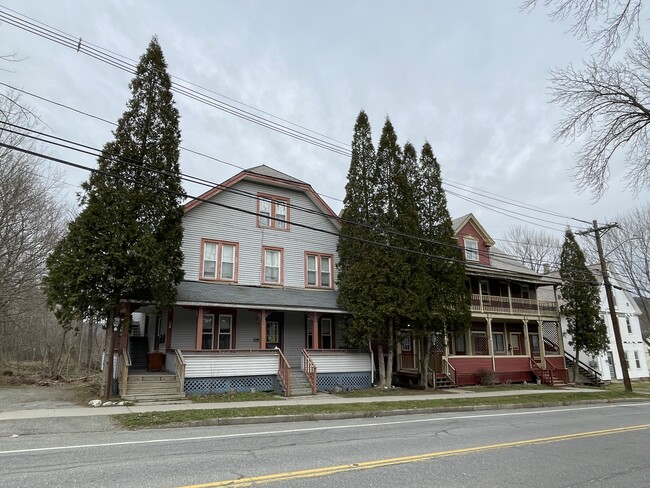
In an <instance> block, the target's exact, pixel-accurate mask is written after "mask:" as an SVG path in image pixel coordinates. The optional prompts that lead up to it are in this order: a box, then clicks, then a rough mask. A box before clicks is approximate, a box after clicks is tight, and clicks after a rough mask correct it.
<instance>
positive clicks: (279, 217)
mask: <svg viewBox="0 0 650 488" xmlns="http://www.w3.org/2000/svg"><path fill="white" fill-rule="evenodd" d="M257 202H258V204H257V208H258V211H257V226H258V227H268V228H271V229H278V230H288V229H289V199H288V198H283V197H276V196H273V195H262V194H258V200H257Z"/></svg>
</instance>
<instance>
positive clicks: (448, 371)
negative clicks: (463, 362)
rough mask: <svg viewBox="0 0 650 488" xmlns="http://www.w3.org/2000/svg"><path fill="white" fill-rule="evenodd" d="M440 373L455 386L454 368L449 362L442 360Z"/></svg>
mask: <svg viewBox="0 0 650 488" xmlns="http://www.w3.org/2000/svg"><path fill="white" fill-rule="evenodd" d="M442 372H443V373H444V374H445V375H447V377H448V378H449V379H450V380H451V381H452V382H453V383H454V385H457V384H458V383H456V368H454V367H453V366H452V365H451V363H450V362H449V361H447V360H446V359H444V358H443V359H442Z"/></svg>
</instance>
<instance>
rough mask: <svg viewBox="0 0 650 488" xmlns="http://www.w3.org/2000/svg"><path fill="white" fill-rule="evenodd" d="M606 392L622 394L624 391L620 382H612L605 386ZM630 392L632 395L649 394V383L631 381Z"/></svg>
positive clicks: (623, 386)
mask: <svg viewBox="0 0 650 488" xmlns="http://www.w3.org/2000/svg"><path fill="white" fill-rule="evenodd" d="M604 388H606V389H607V390H608V391H615V392H623V391H625V385H624V384H623V382H622V381H620V382H619V381H616V382H612V383H610V384H609V385H607V386H605V387H604ZM632 391H633V392H634V393H644V394H648V393H650V382H649V381H632Z"/></svg>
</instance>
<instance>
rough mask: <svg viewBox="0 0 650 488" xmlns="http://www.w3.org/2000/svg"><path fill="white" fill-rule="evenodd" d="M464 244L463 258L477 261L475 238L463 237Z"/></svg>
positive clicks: (476, 242)
mask: <svg viewBox="0 0 650 488" xmlns="http://www.w3.org/2000/svg"><path fill="white" fill-rule="evenodd" d="M463 245H464V246H465V259H466V260H467V261H478V241H477V240H476V239H473V238H470V237H465V238H464V239H463Z"/></svg>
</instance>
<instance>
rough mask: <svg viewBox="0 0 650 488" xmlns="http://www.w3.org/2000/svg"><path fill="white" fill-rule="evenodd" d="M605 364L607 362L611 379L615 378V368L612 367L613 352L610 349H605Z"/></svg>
mask: <svg viewBox="0 0 650 488" xmlns="http://www.w3.org/2000/svg"><path fill="white" fill-rule="evenodd" d="M607 364H609V376H610V378H612V379H615V378H616V369H614V354H612V351H607Z"/></svg>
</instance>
